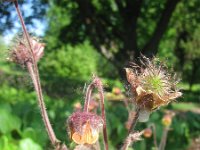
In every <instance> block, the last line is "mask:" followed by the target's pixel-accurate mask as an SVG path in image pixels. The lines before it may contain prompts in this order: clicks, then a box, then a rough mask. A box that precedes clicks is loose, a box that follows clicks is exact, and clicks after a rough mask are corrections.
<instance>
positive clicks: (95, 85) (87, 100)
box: [84, 77, 108, 150]
mask: <svg viewBox="0 0 200 150" xmlns="http://www.w3.org/2000/svg"><path fill="white" fill-rule="evenodd" d="M94 88H97V89H98V92H99V97H100V102H101V116H102V119H103V121H104V124H103V137H104V146H105V149H106V150H108V136H107V127H106V115H105V107H104V93H103V86H102V82H101V80H100V79H99V78H98V77H94V79H93V81H92V83H91V84H90V85H89V86H88V88H87V91H86V96H85V104H84V111H86V112H88V107H89V104H90V100H91V94H92V91H93V89H94Z"/></svg>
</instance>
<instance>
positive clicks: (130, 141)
mask: <svg viewBox="0 0 200 150" xmlns="http://www.w3.org/2000/svg"><path fill="white" fill-rule="evenodd" d="M139 113H140V109H139V108H137V109H136V114H135V116H134V118H133V121H132V123H131V126H130V128H129V131H128V136H127V137H126V138H125V141H124V144H123V146H122V148H121V150H127V149H128V147H129V146H130V145H131V144H132V143H133V142H134V141H132V140H130V137H131V135H132V134H134V129H135V126H136V124H137V121H138V118H139Z"/></svg>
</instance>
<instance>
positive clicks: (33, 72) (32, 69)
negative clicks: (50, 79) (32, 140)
mask: <svg viewBox="0 0 200 150" xmlns="http://www.w3.org/2000/svg"><path fill="white" fill-rule="evenodd" d="M14 5H15V8H16V11H17V14H18V17H19V19H20V22H21V25H22V29H23V31H24V35H25V37H26V40H27V43H28V46H29V50H30V54H31V57H32V62H27V63H26V65H27V68H28V71H29V74H30V76H31V79H32V80H33V84H34V87H35V91H36V94H37V98H38V103H39V108H40V111H41V116H42V119H43V122H44V125H45V128H46V130H47V133H48V136H49V139H50V141H51V143H52V145H54V146H55V148H56V149H62V150H67V147H66V145H64V144H63V145H60V142H59V140H58V139H57V138H56V135H55V133H54V131H53V128H52V126H51V123H50V121H49V117H48V115H47V112H46V107H45V103H44V99H43V94H42V88H41V84H40V78H39V72H38V67H37V62H36V60H35V57H34V52H33V49H32V44H31V41H30V38H29V34H28V32H27V30H26V26H25V24H24V20H23V17H22V15H21V12H20V9H19V6H18V2H17V0H15V1H14Z"/></svg>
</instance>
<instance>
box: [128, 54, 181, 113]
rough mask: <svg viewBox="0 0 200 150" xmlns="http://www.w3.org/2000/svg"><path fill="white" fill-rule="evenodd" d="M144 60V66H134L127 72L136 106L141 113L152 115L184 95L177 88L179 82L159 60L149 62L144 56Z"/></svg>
mask: <svg viewBox="0 0 200 150" xmlns="http://www.w3.org/2000/svg"><path fill="white" fill-rule="evenodd" d="M142 58H143V60H141V64H142V66H139V65H137V64H133V65H132V66H131V67H130V68H125V70H126V77H127V81H128V82H129V84H130V86H131V93H132V94H133V96H134V102H135V104H136V106H137V107H138V108H139V109H140V110H141V112H145V113H146V114H150V112H151V111H153V110H156V109H157V108H159V107H160V106H162V105H167V104H168V103H170V102H171V101H172V100H174V99H176V98H178V97H180V96H181V95H182V93H181V92H179V90H178V89H177V88H176V84H177V83H178V81H176V80H175V79H173V77H172V75H171V74H169V73H168V72H167V70H166V67H165V66H164V65H163V64H161V63H160V62H159V61H158V59H156V58H154V59H152V60H149V59H148V58H146V57H144V56H143V57H142ZM144 116H146V115H144ZM147 116H148V115H147Z"/></svg>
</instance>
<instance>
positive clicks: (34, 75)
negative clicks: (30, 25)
mask: <svg viewBox="0 0 200 150" xmlns="http://www.w3.org/2000/svg"><path fill="white" fill-rule="evenodd" d="M9 2H12V3H14V6H15V8H16V11H17V14H18V16H19V20H20V22H21V25H22V29H23V35H22V36H21V37H20V38H18V40H17V41H16V43H15V45H14V46H13V48H12V49H11V51H10V57H9V60H10V61H13V62H15V63H17V64H20V65H22V66H23V67H25V68H27V70H28V72H29V74H30V77H31V79H32V81H33V85H34V88H35V92H36V94H37V99H38V106H39V108H40V112H41V117H42V120H43V122H44V125H45V128H46V131H47V133H48V136H49V139H50V141H51V144H52V146H53V148H54V149H56V150H67V149H68V148H67V146H66V145H65V144H64V142H61V141H59V140H58V139H57V137H56V134H55V133H54V130H53V128H52V126H51V123H50V120H49V117H48V114H47V111H46V107H45V103H44V99H43V94H42V88H41V84H40V78H39V71H38V64H37V62H38V61H39V60H40V58H41V57H42V56H43V53H44V47H45V44H44V43H41V42H40V41H39V40H38V39H37V38H35V37H32V36H30V35H29V33H28V32H27V29H26V26H25V24H24V20H23V17H22V15H21V12H20V9H19V6H18V2H17V0H12V1H9ZM142 59H143V60H142V61H141V64H142V65H141V66H139V65H136V64H132V65H131V67H130V68H126V69H125V70H126V75H127V81H128V83H129V84H130V91H131V98H130V99H131V103H133V104H134V106H135V107H134V108H133V109H135V111H136V114H135V115H134V116H133V117H132V118H131V123H130V126H129V132H128V135H127V138H126V139H125V140H124V144H123V146H122V149H123V150H126V149H128V147H129V146H130V144H131V143H133V142H134V141H136V140H139V139H140V136H141V134H142V133H143V131H141V132H135V131H134V127H135V125H136V123H137V121H138V120H139V121H147V120H148V116H149V114H150V113H151V112H153V111H155V110H156V109H158V108H159V107H160V106H162V105H166V104H168V103H169V102H171V101H172V100H174V99H176V98H177V97H179V96H181V92H179V91H178V89H176V84H177V82H176V81H175V80H172V79H173V78H172V76H171V75H170V74H168V73H167V71H166V70H165V69H164V67H163V65H161V64H159V63H158V62H157V61H155V60H156V59H153V60H149V59H148V58H146V57H144V56H142ZM94 88H96V89H97V90H98V93H99V100H100V103H101V115H98V114H97V113H92V112H89V105H90V101H91V95H92V92H93V89H94ZM105 113H106V112H105V109H104V93H103V84H102V81H101V79H100V78H98V77H97V76H94V77H93V80H92V82H91V84H89V86H88V88H87V91H86V95H85V104H84V108H83V110H79V111H76V112H74V113H73V114H72V115H71V116H70V117H69V118H68V119H67V123H66V124H67V132H68V133H69V136H70V138H71V139H72V141H74V142H75V143H76V144H77V146H76V147H75V149H100V147H99V146H96V147H95V146H94V145H95V144H96V143H97V142H98V140H99V133H100V131H101V130H102V131H103V140H104V149H106V150H108V149H109V145H108V137H107V127H106V114H105Z"/></svg>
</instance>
